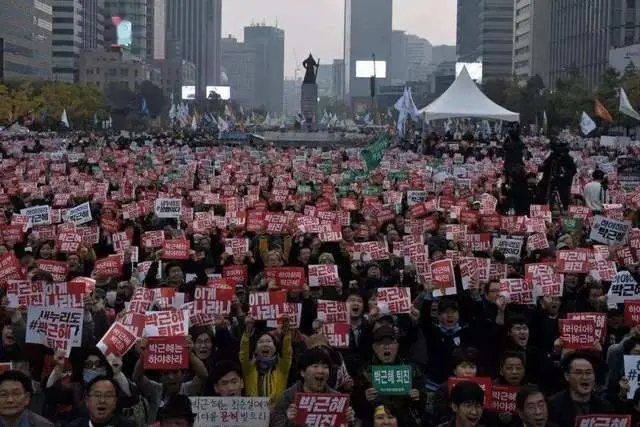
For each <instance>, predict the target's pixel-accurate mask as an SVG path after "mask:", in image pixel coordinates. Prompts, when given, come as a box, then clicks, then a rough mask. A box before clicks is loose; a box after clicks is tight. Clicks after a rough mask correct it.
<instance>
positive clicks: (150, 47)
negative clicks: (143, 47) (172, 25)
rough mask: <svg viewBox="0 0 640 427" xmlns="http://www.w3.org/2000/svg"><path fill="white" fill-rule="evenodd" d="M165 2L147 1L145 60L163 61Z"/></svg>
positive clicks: (157, 0)
mask: <svg viewBox="0 0 640 427" xmlns="http://www.w3.org/2000/svg"><path fill="white" fill-rule="evenodd" d="M166 12H167V3H166V0H148V4H147V23H148V25H147V40H148V41H147V59H150V60H151V59H156V60H158V59H164V54H165V49H166V48H165V41H166V37H167V35H166V32H167V13H166Z"/></svg>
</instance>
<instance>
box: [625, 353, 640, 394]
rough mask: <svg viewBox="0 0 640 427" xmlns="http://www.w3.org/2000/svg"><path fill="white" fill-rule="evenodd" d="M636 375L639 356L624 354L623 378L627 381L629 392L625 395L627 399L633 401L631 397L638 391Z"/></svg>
mask: <svg viewBox="0 0 640 427" xmlns="http://www.w3.org/2000/svg"><path fill="white" fill-rule="evenodd" d="M638 374H640V356H637V355H636V356H631V355H628V354H625V356H624V376H625V377H626V378H627V380H629V392H628V393H627V399H633V395H634V394H635V392H636V390H637V389H638V383H639V382H640V378H639V377H638Z"/></svg>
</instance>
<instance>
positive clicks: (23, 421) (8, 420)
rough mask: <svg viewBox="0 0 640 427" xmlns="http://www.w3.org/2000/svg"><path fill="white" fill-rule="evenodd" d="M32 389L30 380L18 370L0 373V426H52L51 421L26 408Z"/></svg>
mask: <svg viewBox="0 0 640 427" xmlns="http://www.w3.org/2000/svg"><path fill="white" fill-rule="evenodd" d="M32 391H33V389H32V386H31V380H30V379H29V377H27V376H26V375H25V374H23V373H22V372H19V371H7V372H4V373H2V374H0V426H3V427H5V426H6V427H14V426H19V427H53V423H52V422H50V421H49V420H47V419H46V418H43V417H41V416H40V415H38V414H36V413H35V412H31V411H30V410H28V409H27V408H28V407H29V402H30V400H31V393H32Z"/></svg>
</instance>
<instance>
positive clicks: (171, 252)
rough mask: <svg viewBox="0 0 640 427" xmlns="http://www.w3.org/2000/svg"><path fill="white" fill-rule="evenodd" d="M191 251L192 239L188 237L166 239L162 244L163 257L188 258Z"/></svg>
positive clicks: (169, 258) (165, 258) (173, 258)
mask: <svg viewBox="0 0 640 427" xmlns="http://www.w3.org/2000/svg"><path fill="white" fill-rule="evenodd" d="M190 252H191V241H190V240H187V239H180V240H165V241H164V243H163V244H162V259H164V260H188V259H189V254H190Z"/></svg>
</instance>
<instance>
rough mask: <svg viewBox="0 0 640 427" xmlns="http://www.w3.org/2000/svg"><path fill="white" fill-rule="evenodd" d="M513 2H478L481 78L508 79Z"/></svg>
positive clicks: (510, 66)
mask: <svg viewBox="0 0 640 427" xmlns="http://www.w3.org/2000/svg"><path fill="white" fill-rule="evenodd" d="M513 8H514V0H480V37H479V40H480V44H479V47H478V56H480V57H481V58H482V78H483V79H484V80H486V79H509V78H511V72H512V69H513V17H514V14H513Z"/></svg>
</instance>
